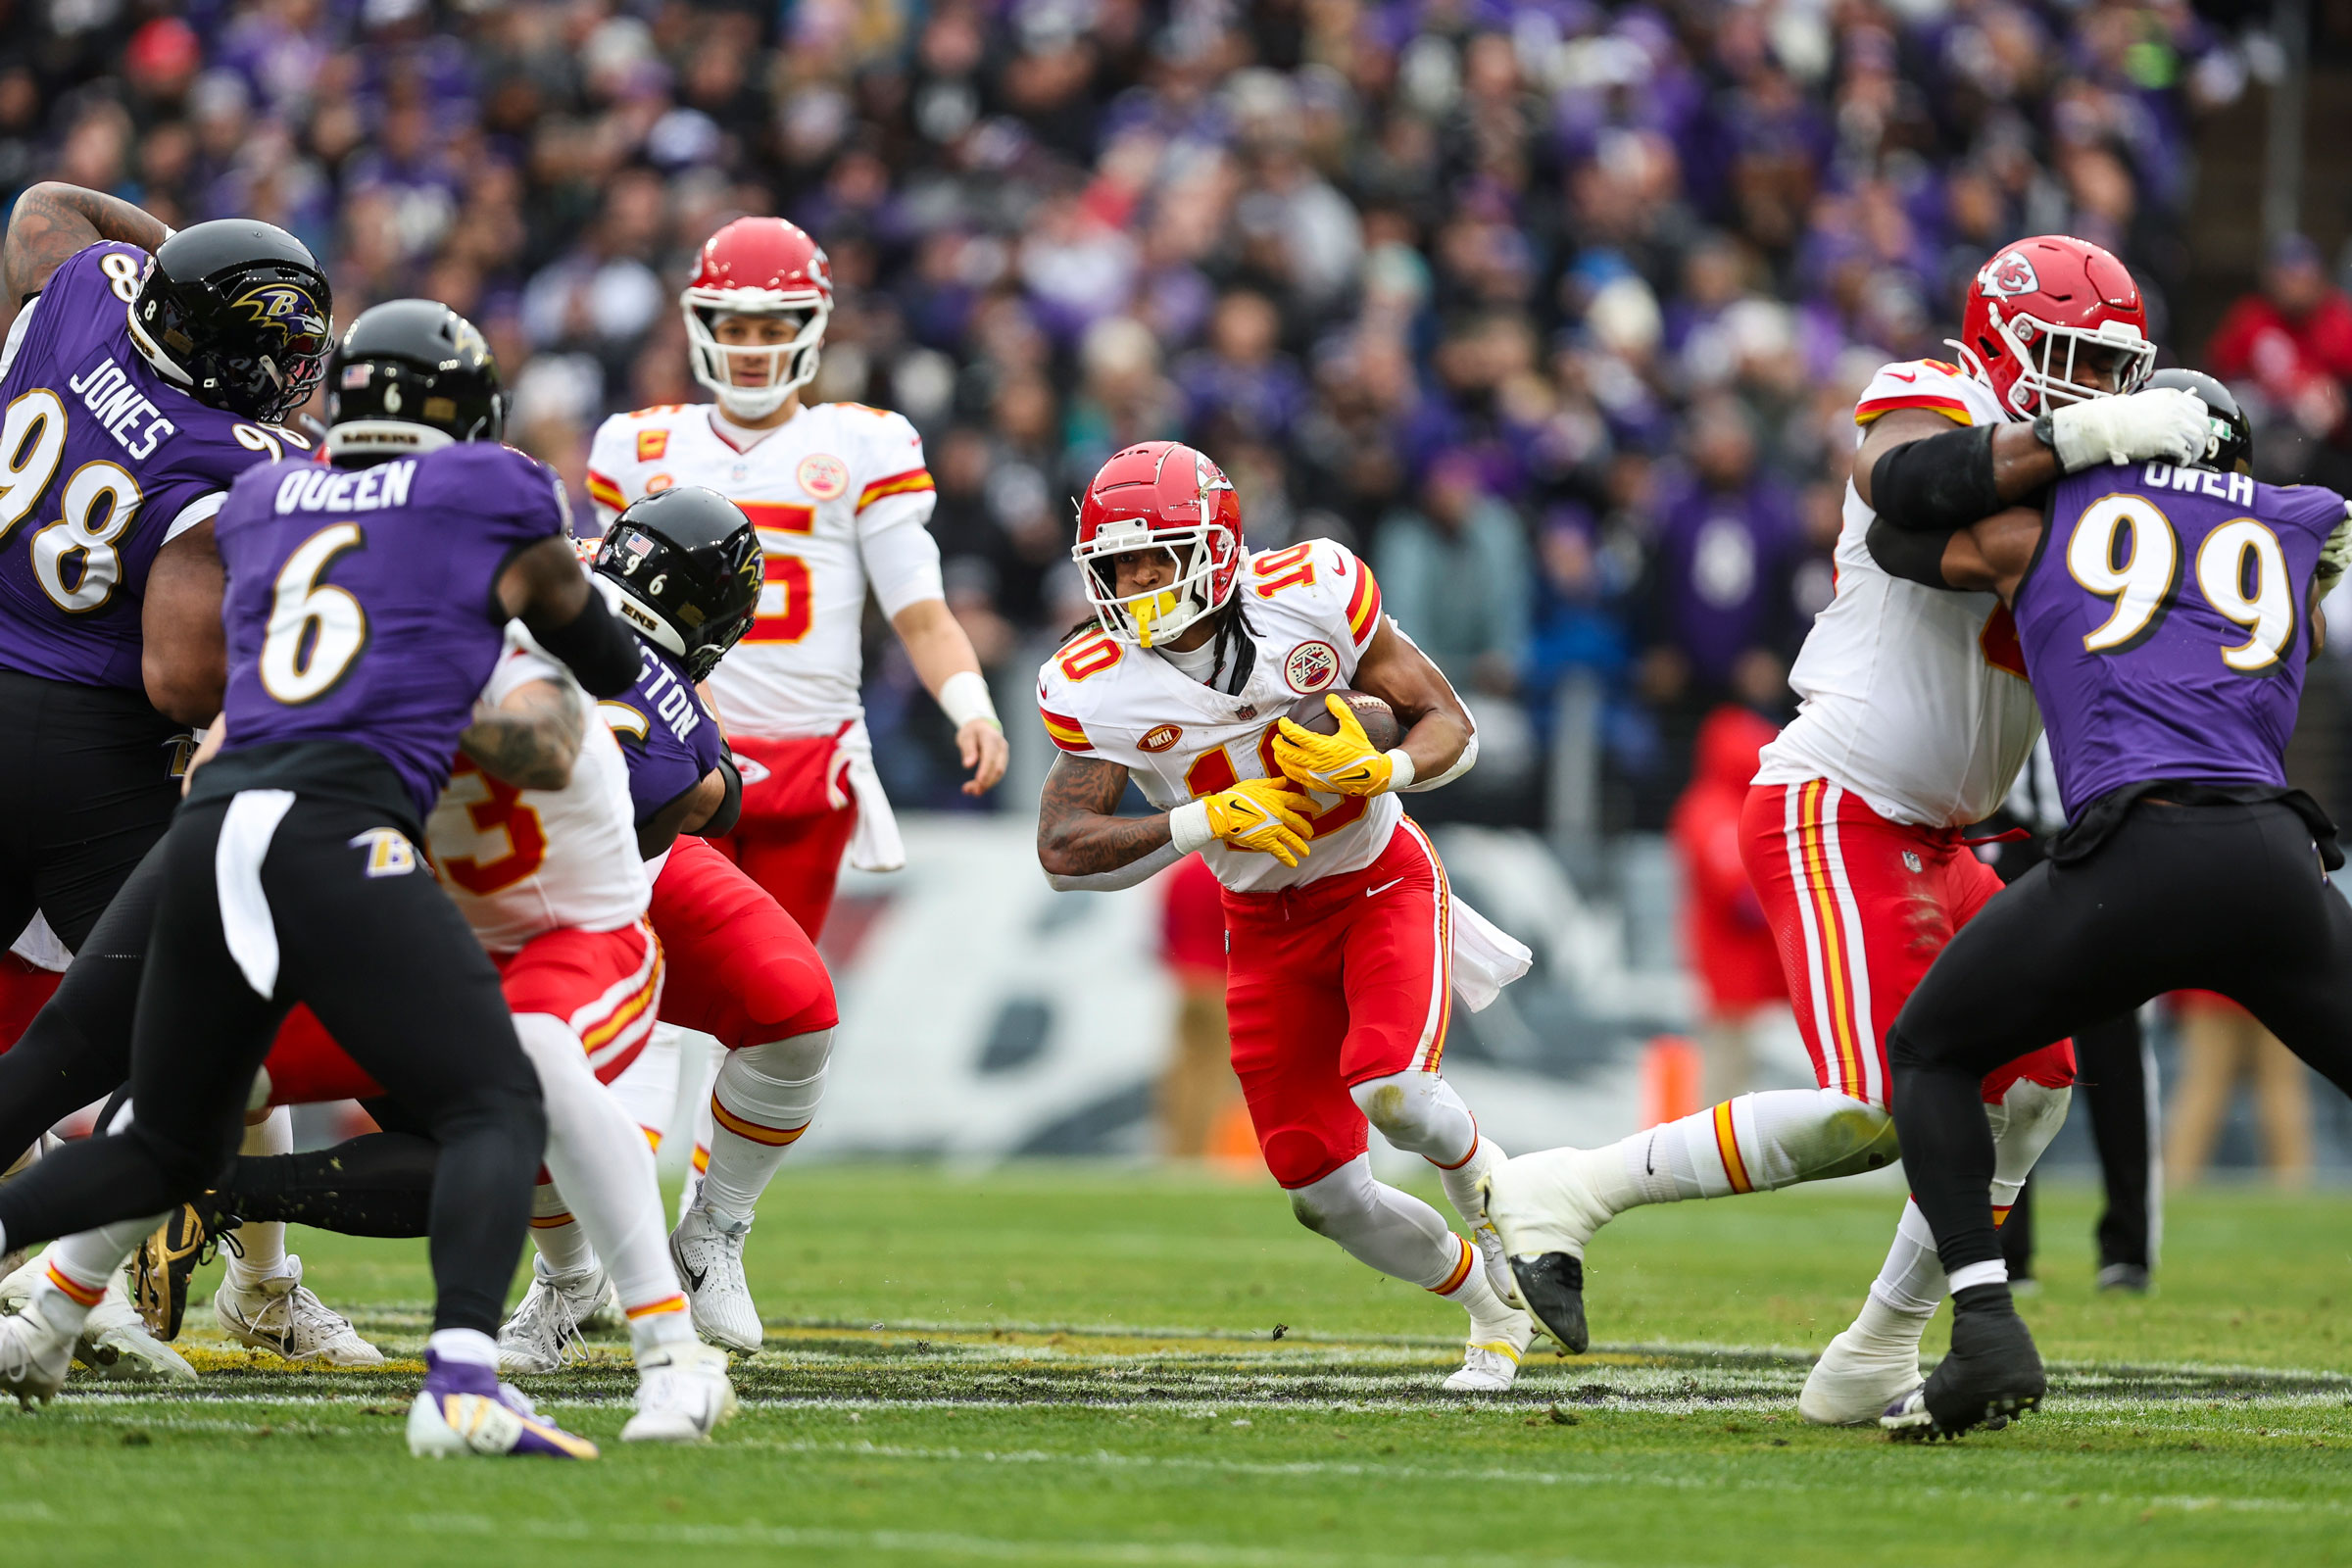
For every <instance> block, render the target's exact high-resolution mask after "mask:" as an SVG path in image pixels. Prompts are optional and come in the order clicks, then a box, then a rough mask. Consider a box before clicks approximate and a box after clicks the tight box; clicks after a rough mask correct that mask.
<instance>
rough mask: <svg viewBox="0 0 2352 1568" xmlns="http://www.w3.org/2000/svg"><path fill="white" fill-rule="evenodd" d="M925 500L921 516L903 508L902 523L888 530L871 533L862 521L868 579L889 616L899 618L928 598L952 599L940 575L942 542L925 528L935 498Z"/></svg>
mask: <svg viewBox="0 0 2352 1568" xmlns="http://www.w3.org/2000/svg"><path fill="white" fill-rule="evenodd" d="M922 501H923V503H924V504H923V506H922V508H921V510H920V512H919V513H918V512H917V511H915V510H914V509H912V508H901V509H899V515H900V520H898V521H897V522H894V523H892V524H891V525H889V526H887V527H883V528H878V529H874V530H872V531H868V530H867V529H866V528H865V527H864V519H863V518H859V519H858V520H859V527H858V556H859V557H860V558H861V559H862V560H863V561H864V562H865V576H866V580H867V581H868V582H870V583H872V584H873V585H874V597H875V598H876V599H877V600H879V601H880V602H881V605H882V613H883V614H885V615H896V614H897V613H899V612H900V611H902V610H905V609H906V608H907V606H908V605H912V604H919V603H920V602H921V601H923V600H925V599H945V598H947V597H948V590H947V587H946V585H945V583H944V582H943V581H942V580H941V578H940V574H939V542H938V541H937V540H935V539H933V538H932V537H931V530H930V529H928V528H926V527H924V526H923V518H924V517H926V516H928V515H930V511H931V507H930V502H931V497H930V496H928V495H925V496H924V497H922Z"/></svg>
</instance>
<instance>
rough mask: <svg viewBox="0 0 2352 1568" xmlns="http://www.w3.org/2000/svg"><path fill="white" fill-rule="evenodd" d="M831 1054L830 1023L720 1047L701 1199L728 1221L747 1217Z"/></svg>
mask: <svg viewBox="0 0 2352 1568" xmlns="http://www.w3.org/2000/svg"><path fill="white" fill-rule="evenodd" d="M832 1054H833V1031H832V1030H830V1029H819V1030H816V1031H815V1032H813V1033H811V1034H805V1035H793V1036H791V1037H790V1038H788V1039H784V1040H772V1041H769V1042H768V1043H767V1044H766V1045H762V1046H746V1047H744V1048H743V1049H742V1050H741V1051H730V1052H728V1053H727V1058H726V1060H724V1061H722V1062H720V1063H719V1064H718V1082H717V1084H716V1086H715V1087H713V1088H712V1089H711V1119H712V1121H713V1123H714V1126H713V1129H712V1131H711V1168H710V1169H709V1170H707V1171H705V1172H704V1173H703V1187H702V1196H701V1197H700V1198H699V1199H698V1200H697V1201H698V1202H699V1203H700V1204H701V1205H702V1206H704V1207H705V1208H708V1209H710V1210H711V1211H712V1212H713V1213H715V1214H717V1215H719V1216H721V1217H722V1218H724V1219H726V1220H728V1221H730V1222H733V1221H739V1220H747V1219H750V1218H751V1217H752V1211H753V1210H754V1209H755V1208H756V1207H758V1206H759V1202H760V1194H761V1193H763V1192H765V1191H766V1190H767V1184H768V1183H769V1182H770V1181H772V1180H773V1179H774V1178H775V1174H776V1168H777V1167H778V1166H780V1165H782V1164H783V1163H784V1152H785V1151H786V1150H787V1149H789V1148H791V1147H792V1145H793V1143H794V1142H795V1141H796V1140H797V1139H798V1138H799V1137H800V1136H801V1134H803V1133H805V1132H807V1131H808V1130H809V1120H810V1119H811V1118H812V1117H814V1116H815V1114H816V1106H817V1102H818V1101H820V1100H822V1099H823V1098H824V1094H825V1064H826V1062H827V1061H829V1060H830V1059H831V1057H832Z"/></svg>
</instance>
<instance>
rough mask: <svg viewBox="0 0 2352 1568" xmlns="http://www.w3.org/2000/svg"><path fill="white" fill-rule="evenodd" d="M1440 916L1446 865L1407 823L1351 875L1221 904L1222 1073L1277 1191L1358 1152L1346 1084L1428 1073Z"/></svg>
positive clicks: (1360, 1125) (1447, 997)
mask: <svg viewBox="0 0 2352 1568" xmlns="http://www.w3.org/2000/svg"><path fill="white" fill-rule="evenodd" d="M1448 918H1449V916H1448V911H1447V908H1446V868H1445V867H1444V866H1443V865H1441V864H1440V863H1439V861H1438V853H1437V851H1436V850H1434V849H1432V848H1431V847H1430V843H1429V840H1428V839H1427V838H1426V837H1425V836H1424V835H1423V834H1422V832H1421V829H1420V828H1419V827H1418V826H1416V825H1415V824H1414V823H1413V822H1412V820H1411V819H1410V818H1407V819H1406V820H1404V821H1402V822H1399V823H1398V824H1397V831H1396V832H1395V833H1394V834H1393V835H1392V836H1391V837H1390V839H1389V844H1388V848H1387V849H1385V850H1383V851H1382V852H1381V855H1380V858H1378V859H1376V860H1374V861H1373V862H1372V863H1371V864H1370V865H1368V866H1366V867H1365V868H1364V869H1363V870H1361V871H1351V872H1348V873H1347V874H1346V875H1342V876H1331V877H1323V878H1320V879H1318V880H1316V881H1313V882H1309V883H1306V884H1304V885H1303V886H1299V887H1292V888H1285V889H1282V890H1281V891H1279V892H1274V893H1234V892H1230V891H1228V892H1227V893H1226V894H1225V937H1226V960H1225V961H1226V980H1225V999H1226V1001H1225V1006H1226V1016H1227V1020H1228V1026H1229V1027H1230V1028H1231V1030H1232V1034H1233V1070H1234V1074H1235V1076H1236V1077H1238V1078H1240V1079H1241V1081H1242V1097H1243V1099H1244V1100H1246V1101H1247V1102H1248V1103H1249V1105H1250V1123H1251V1124H1252V1125H1253V1126H1254V1127H1255V1128H1256V1129H1257V1147H1258V1148H1259V1149H1260V1150H1261V1151H1263V1152H1264V1154H1265V1157H1266V1168H1267V1169H1268V1170H1270V1171H1272V1172H1273V1173H1274V1179H1275V1180H1276V1181H1278V1182H1280V1183H1282V1185H1283V1186H1285V1187H1304V1186H1306V1185H1307V1184H1309V1183H1310V1182H1317V1181H1321V1180H1322V1179H1323V1178H1324V1177H1326V1176H1328V1175H1330V1174H1331V1173H1332V1172H1333V1171H1335V1170H1338V1169H1339V1168H1340V1167H1341V1166H1342V1165H1345V1164H1347V1163H1348V1161H1349V1160H1351V1159H1353V1158H1354V1157H1355V1156H1356V1155H1358V1154H1360V1153H1362V1152H1364V1150H1365V1149H1366V1147H1367V1146H1368V1139H1367V1136H1366V1129H1367V1124H1366V1123H1365V1121H1364V1113H1363V1112H1362V1111H1361V1110H1359V1109H1357V1108H1356V1103H1355V1102H1354V1101H1353V1100H1352V1099H1350V1098H1349V1097H1348V1090H1349V1089H1350V1088H1352V1087H1353V1086H1354V1085H1356V1084H1360V1083H1362V1082H1364V1081H1365V1080H1367V1079H1371V1078H1385V1077H1388V1076H1389V1075H1390V1074H1392V1073H1399V1072H1406V1071H1414V1070H1417V1071H1421V1072H1432V1073H1434V1072H1436V1071H1437V1070H1438V1066H1439V1063H1440V1061H1441V1060H1442V1059H1443V1058H1444V1056H1445V1054H1446V1023H1447V1021H1448V1019H1449V1018H1450V1016H1451V1013H1452V981H1453V958H1452V947H1451V938H1452V932H1451V930H1450V928H1449V926H1448Z"/></svg>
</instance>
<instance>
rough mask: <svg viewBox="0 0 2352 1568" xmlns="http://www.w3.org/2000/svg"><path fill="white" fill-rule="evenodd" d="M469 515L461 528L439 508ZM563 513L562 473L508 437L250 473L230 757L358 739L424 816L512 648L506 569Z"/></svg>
mask: <svg viewBox="0 0 2352 1568" xmlns="http://www.w3.org/2000/svg"><path fill="white" fill-rule="evenodd" d="M460 515H462V516H464V517H465V518H466V526H465V527H462V528H461V527H451V526H448V525H447V524H446V523H444V522H441V521H439V520H438V519H439V518H441V517H446V516H460ZM215 528H216V532H217V534H218V537H219V539H220V544H221V562H222V564H223V565H224V566H225V567H226V569H227V573H228V588H227V596H226V602H225V611H224V617H223V618H224V620H225V622H226V625H227V628H228V660H229V678H228V695H227V700H226V704H225V708H224V711H225V714H226V718H227V726H228V741H227V744H226V746H225V747H224V748H223V751H222V755H223V757H224V758H225V757H227V756H229V755H232V754H234V753H236V752H239V751H245V750H249V749H251V748H254V747H258V746H264V745H269V744H271V743H274V742H284V741H336V740H341V741H351V742H356V743H357V744H360V745H363V746H367V747H369V748H371V749H373V750H375V751H377V752H378V753H379V754H380V755H382V756H383V757H384V759H385V760H387V761H389V762H390V763H391V764H392V767H393V769H394V770H395V771H396V772H397V773H398V774H399V775H400V780H401V783H402V784H403V785H404V786H406V788H407V791H408V794H409V796H410V799H411V801H412V802H413V804H414V808H415V810H416V813H417V817H418V818H419V819H421V818H422V817H423V816H424V814H425V813H426V811H427V810H428V809H430V808H431V806H432V803H433V801H434V799H435V797H437V796H438V795H439V794H440V793H441V789H442V786H443V785H444V784H445V783H447V782H448V779H449V773H450V757H451V740H452V737H454V736H455V734H456V733H457V731H458V730H459V729H462V728H463V727H464V726H465V717H466V714H467V713H469V712H470V711H472V708H473V703H474V699H475V697H476V696H477V695H478V694H479V693H480V691H481V689H482V684H483V682H484V681H485V680H487V679H488V678H489V675H490V672H491V670H492V668H493V667H494V665H495V664H496V662H497V661H498V658H499V653H500V649H501V647H502V646H503V642H504V638H505V631H504V626H505V617H504V616H503V615H501V614H498V613H497V608H496V602H495V598H494V595H495V593H496V588H495V584H496V582H497V580H498V577H499V574H500V571H501V570H502V568H503V567H504V566H505V564H506V563H507V562H508V561H509V559H510V558H512V557H513V556H514V555H515V553H516V552H517V551H519V550H522V549H524V548H527V547H528V546H530V545H533V544H535V543H537V542H538V541H540V540H542V539H547V538H552V537H555V536H557V535H560V534H562V533H563V532H564V499H563V490H562V486H561V484H560V482H559V481H558V480H557V479H556V477H555V475H554V474H553V473H551V472H550V471H549V470H548V469H546V468H544V467H542V466H540V465H539V464H538V463H536V462H535V461H533V460H532V459H530V458H528V457H526V456H524V455H523V454H522V453H519V452H516V451H515V450H514V449H513V448H511V447H503V446H499V445H497V444H496V443H494V442H487V441H479V442H466V443H462V444H460V445H456V446H450V447H444V448H442V449H441V450H439V451H433V452H425V453H421V454H419V455H418V456H416V457H405V458H395V459H392V460H391V461H389V462H385V463H382V464H378V465H376V466H372V467H369V468H366V469H356V470H355V469H350V468H332V467H320V466H318V465H315V464H311V463H305V462H296V461H292V460H288V461H285V462H280V463H273V464H269V465H266V466H262V467H259V468H254V469H251V470H249V471H248V472H247V473H246V474H245V475H244V476H243V477H241V478H240V479H238V481H237V483H236V485H235V487H234V488H233V489H232V490H231V491H230V492H229V497H228V500H227V502H226V503H225V504H224V505H223V506H222V507H221V515H220V517H219V519H218V520H217V522H216V524H215Z"/></svg>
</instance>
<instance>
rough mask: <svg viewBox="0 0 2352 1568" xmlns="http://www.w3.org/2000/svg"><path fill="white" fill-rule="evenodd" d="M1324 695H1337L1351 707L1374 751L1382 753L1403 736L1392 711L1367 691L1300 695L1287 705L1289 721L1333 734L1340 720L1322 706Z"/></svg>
mask: <svg viewBox="0 0 2352 1568" xmlns="http://www.w3.org/2000/svg"><path fill="white" fill-rule="evenodd" d="M1326 697H1337V698H1338V699H1339V700H1340V701H1341V702H1343V703H1346V704H1347V705H1348V707H1349V708H1352V709H1354V710H1355V721H1356V722H1357V723H1359V724H1361V725H1363V726H1364V738H1365V739H1367V740H1369V741H1370V742H1371V743H1372V749H1373V750H1374V751H1376V752H1385V751H1388V750H1389V749H1390V748H1392V747H1394V746H1395V745H1396V744H1397V742H1398V741H1400V740H1402V739H1403V738H1404V727H1403V726H1402V725H1400V724H1398V723H1397V711H1396V710H1395V709H1393V708H1391V707H1390V706H1389V705H1388V704H1386V703H1384V702H1382V701H1381V700H1380V699H1379V698H1377V697H1375V696H1373V695H1372V694H1371V693H1370V692H1351V691H1328V692H1317V693H1315V694H1314V695H1313V696H1312V697H1301V698H1299V700H1298V701H1297V702H1295V703H1293V704H1292V705H1291V711H1290V712H1289V714H1288V715H1287V716H1288V717H1289V718H1290V720H1291V721H1292V722H1293V723H1295V724H1299V725H1301V726H1303V727H1304V728H1307V729H1311V730H1313V731H1314V732H1315V733H1316V734H1318V735H1337V734H1338V733H1339V732H1340V721H1339V720H1338V719H1336V718H1334V717H1332V716H1331V710H1330V709H1328V708H1326V707H1324V706H1323V699H1324V698H1326Z"/></svg>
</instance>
